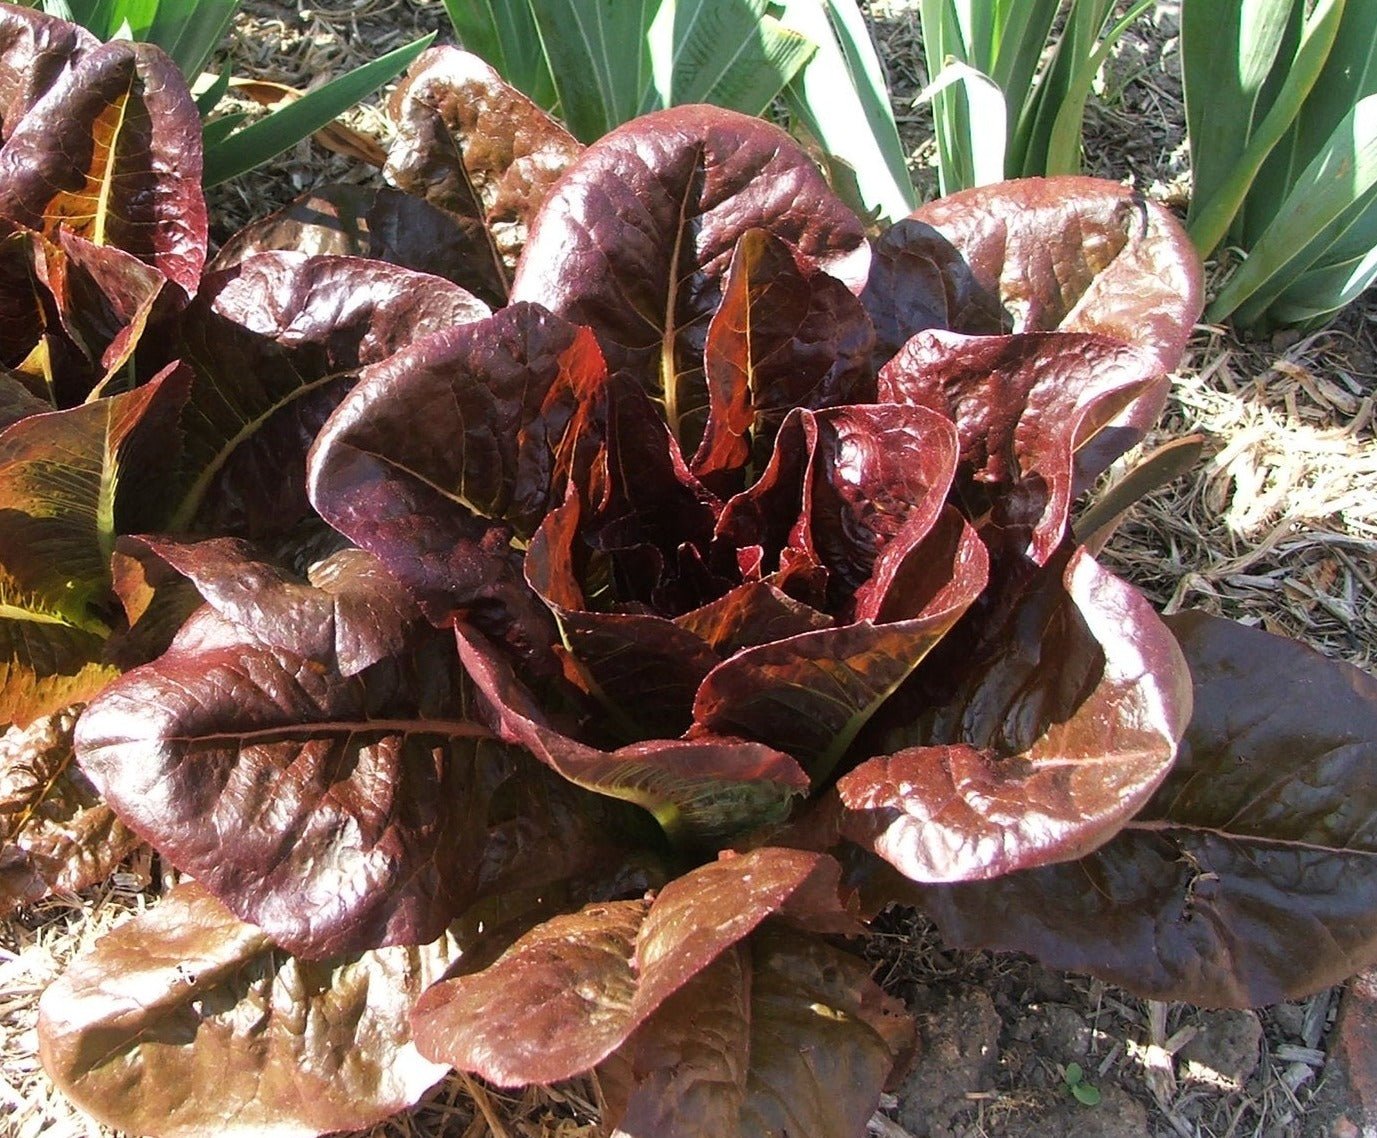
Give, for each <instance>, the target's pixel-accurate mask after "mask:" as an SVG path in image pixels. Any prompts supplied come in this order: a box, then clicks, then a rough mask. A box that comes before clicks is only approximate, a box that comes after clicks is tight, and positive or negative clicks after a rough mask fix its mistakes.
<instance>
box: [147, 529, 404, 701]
mask: <svg viewBox="0 0 1377 1138" xmlns="http://www.w3.org/2000/svg"><path fill="white" fill-rule="evenodd" d="M140 540H141V542H142V544H143V545H144V546H145V547H146V548H147V549H149V550H150V551H151V552H153V553H155V554H156V555H157V556H158V557H160V558H162V559H163V560H164V561H165V562H167V564H168V565H170V566H172V567H173V568H174V569H176V570H177V571H178V572H179V573H183V574H185V575H186V576H187V577H188V578H189V579H190V580H191V581H192V582H193V583H194V584H195V586H196V588H197V590H198V591H199V592H200V594H201V596H202V597H204V598H205V600H206V601H207V603H209V604H210V606H211V608H213V609H214V610H215V611H216V612H217V613H219V614H220V615H221V616H222V617H224V618H225V619H226V620H228V621H230V622H231V623H233V624H237V625H240V626H242V627H243V628H245V629H246V630H247V631H249V632H250V633H251V634H253V635H254V636H255V637H256V638H257V639H259V640H261V641H262V642H263V643H265V644H267V645H269V646H270V647H274V648H282V649H286V650H288V651H292V652H295V653H296V654H297V655H300V656H305V657H308V658H309V659H311V660H314V661H317V662H319V663H324V664H329V665H330V666H332V667H335V668H338V669H339V672H340V675H341V676H345V677H348V676H352V675H355V674H356V673H358V672H361V671H363V670H364V669H365V668H367V667H369V666H370V665H372V664H376V663H377V662H378V661H379V660H383V659H386V658H387V657H388V656H391V655H393V654H394V653H398V652H402V651H403V650H405V648H406V641H407V634H408V630H409V628H410V627H411V626H412V625H413V624H415V623H416V621H417V620H418V619H419V617H420V611H419V610H418V609H417V608H416V605H415V603H414V602H413V601H412V600H411V598H410V596H409V595H408V594H407V593H406V591H405V590H404V589H403V588H402V586H401V585H400V584H399V583H398V582H397V581H396V579H395V578H393V577H392V576H390V575H389V574H388V573H387V571H386V570H385V569H384V568H383V567H382V565H381V564H380V563H379V562H378V560H377V559H376V558H375V557H373V556H372V555H371V554H369V553H366V552H364V551H363V550H362V549H342V550H340V551H338V552H337V553H333V554H331V555H330V556H329V557H327V558H325V559H324V560H322V561H319V562H317V563H316V564H314V565H312V566H311V567H310V570H309V572H308V573H307V574H306V577H307V580H302V579H301V578H300V577H298V576H296V575H295V574H293V573H290V572H289V571H287V570H286V569H284V568H282V567H281V566H280V565H276V564H273V563H271V562H270V561H268V560H264V557H263V555H262V554H260V553H259V552H258V551H256V550H255V549H253V547H251V546H250V545H248V543H246V542H243V541H240V540H238V539H236V538H228V537H222V538H212V539H211V540H209V541H201V542H177V541H171V540H168V539H161V538H156V537H145V538H142V539H140Z"/></svg>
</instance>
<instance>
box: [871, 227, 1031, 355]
mask: <svg viewBox="0 0 1377 1138" xmlns="http://www.w3.org/2000/svg"><path fill="white" fill-rule="evenodd" d="M860 296H861V303H862V304H864V305H865V310H866V314H867V315H868V316H869V317H870V320H871V323H873V324H874V326H875V361H876V363H877V364H882V363H884V362H885V361H886V360H889V359H892V358H893V357H894V356H895V355H897V354H898V352H899V349H900V348H902V347H903V346H904V344H905V342H907V341H908V340H909V338H910V337H912V336H916V335H917V334H918V333H919V332H926V331H927V330H928V329H929V328H936V329H939V330H950V331H954V332H964V333H966V334H967V335H971V336H981V335H993V334H995V333H998V332H1003V331H1006V329H1005V328H1004V316H1003V313H1002V312H1001V310H1000V306H999V298H998V296H997V295H996V294H995V293H993V292H991V291H990V290H989V289H988V288H986V287H983V286H982V285H981V284H980V283H979V282H978V281H977V280H976V277H975V274H974V273H973V272H972V271H971V267H970V266H969V265H968V264H966V261H965V259H964V258H963V257H962V255H961V252H960V250H958V249H957V248H956V246H954V245H953V244H952V243H951V242H950V241H948V240H947V239H946V238H945V237H943V236H942V234H940V233H939V232H938V231H937V230H935V229H934V228H933V227H932V226H931V225H927V224H925V223H923V222H921V221H915V220H913V219H912V218H905V219H903V220H902V221H898V222H895V224H893V225H891V226H890V227H889V228H888V229H886V230H885V231H884V232H883V233H881V234H880V236H879V237H878V238H877V239H876V240H875V241H874V243H873V246H872V256H871V262H870V275H869V277H868V278H867V280H866V284H865V289H864V291H862V292H861V294H860Z"/></svg>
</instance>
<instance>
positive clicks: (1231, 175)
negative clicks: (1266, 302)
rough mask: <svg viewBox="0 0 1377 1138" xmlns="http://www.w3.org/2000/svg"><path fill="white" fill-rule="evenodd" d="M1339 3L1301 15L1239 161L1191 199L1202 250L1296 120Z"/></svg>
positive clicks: (1221, 233) (1327, 2) (1222, 229)
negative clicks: (1281, 71) (1289, 54)
mask: <svg viewBox="0 0 1377 1138" xmlns="http://www.w3.org/2000/svg"><path fill="white" fill-rule="evenodd" d="M1343 5H1344V0H1322V2H1321V3H1320V4H1319V5H1317V7H1316V8H1315V11H1314V12H1313V13H1312V14H1311V16H1310V18H1309V19H1308V20H1307V21H1306V24H1305V30H1304V33H1303V34H1302V36H1301V42H1300V46H1299V47H1298V48H1297V50H1296V55H1295V58H1294V59H1293V60H1291V62H1290V64H1289V66H1288V67H1287V68H1286V71H1285V76H1286V78H1285V80H1284V81H1283V83H1282V86H1281V89H1280V91H1279V92H1278V93H1277V96H1276V100H1275V101H1274V102H1273V103H1272V106H1271V108H1270V109H1269V110H1268V111H1267V114H1266V115H1265V117H1264V118H1263V119H1262V121H1261V122H1260V123H1258V125H1257V127H1256V128H1255V129H1254V131H1253V132H1252V136H1251V137H1250V138H1249V140H1248V145H1247V146H1246V147H1245V148H1244V151H1243V153H1242V154H1241V155H1240V156H1239V158H1238V161H1237V162H1236V163H1235V164H1234V165H1233V167H1232V168H1231V169H1230V170H1229V172H1228V174H1227V175H1226V176H1225V177H1224V178H1223V180H1222V182H1221V184H1220V186H1219V188H1218V190H1217V191H1216V192H1215V194H1214V195H1213V196H1212V197H1210V198H1209V199H1207V200H1204V201H1202V202H1200V204H1199V208H1198V209H1197V208H1195V205H1196V203H1194V202H1193V203H1192V214H1193V216H1192V218H1191V221H1190V227H1189V232H1190V236H1191V241H1192V242H1193V243H1194V244H1195V247H1196V249H1197V250H1199V251H1200V253H1201V255H1202V256H1203V255H1205V254H1208V253H1210V252H1211V251H1212V250H1213V249H1214V248H1215V247H1216V246H1217V245H1218V244H1219V243H1220V242H1221V241H1222V240H1223V239H1224V237H1225V235H1226V234H1227V233H1228V231H1229V225H1230V223H1231V222H1232V221H1233V219H1234V217H1235V216H1236V215H1237V213H1238V211H1239V209H1240V208H1241V207H1242V205H1243V201H1244V199H1245V197H1246V196H1247V194H1248V190H1249V188H1250V187H1251V186H1252V184H1253V179H1254V178H1255V177H1256V176H1257V173H1258V171H1259V170H1260V169H1261V168H1262V164H1263V162H1264V161H1265V160H1266V158H1267V156H1268V154H1270V153H1271V152H1272V148H1273V147H1275V146H1276V145H1277V143H1278V142H1280V141H1281V139H1282V137H1283V136H1284V135H1285V133H1286V130H1287V128H1288V127H1289V126H1290V125H1291V123H1292V122H1293V121H1294V120H1295V117H1296V114H1297V113H1298V112H1299V110H1300V107H1301V105H1302V103H1303V102H1304V101H1305V98H1306V96H1307V95H1308V94H1309V92H1310V89H1311V88H1312V87H1313V86H1314V84H1315V81H1316V79H1317V78H1318V77H1319V74H1320V70H1321V68H1322V67H1323V66H1324V61H1325V58H1326V57H1327V56H1328V55H1329V51H1330V48H1331V46H1332V45H1333V43H1334V37H1335V36H1336V35H1337V34H1338V30H1339V19H1340V17H1341V16H1342V15H1343ZM1350 200H1351V199H1350ZM1283 208H1284V207H1283ZM1231 311H1232V310H1231Z"/></svg>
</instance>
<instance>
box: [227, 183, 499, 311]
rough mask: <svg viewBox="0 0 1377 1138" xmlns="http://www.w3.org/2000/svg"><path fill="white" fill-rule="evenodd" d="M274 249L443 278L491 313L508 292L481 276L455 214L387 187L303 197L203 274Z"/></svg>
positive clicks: (238, 239) (340, 188)
mask: <svg viewBox="0 0 1377 1138" xmlns="http://www.w3.org/2000/svg"><path fill="white" fill-rule="evenodd" d="M274 250H288V251H293V252H297V253H307V254H310V255H311V256H330V257H368V258H370V259H372V260H375V261H386V262H387V263H388V264H389V265H397V266H399V267H401V268H403V269H412V270H414V271H415V272H418V273H429V274H430V275H431V276H436V277H444V278H445V279H446V280H448V281H452V282H453V283H454V284H457V285H458V286H459V287H460V288H463V289H467V290H468V291H469V292H471V293H473V294H474V296H477V297H479V298H480V299H482V300H483V301H484V302H485V303H487V304H490V305H492V306H493V307H495V308H500V307H501V306H502V305H503V304H505V303H506V291H505V290H502V291H498V290H497V289H495V288H494V287H493V285H492V282H491V281H490V280H489V279H488V277H489V276H490V274H487V275H485V274H484V273H483V272H482V271H481V270H482V258H481V257H479V256H477V255H476V254H475V251H474V249H473V247H472V235H471V234H467V233H465V231H464V230H463V229H462V228H461V227H460V224H459V222H458V220H457V219H456V218H455V217H454V216H453V215H452V214H449V213H446V212H445V211H444V210H442V209H437V208H436V207H435V206H433V205H430V204H429V203H428V202H426V201H423V200H422V199H421V198H418V197H413V196H412V195H411V194H405V193H402V191H401V190H394V189H391V188H390V187H387V186H355V185H351V184H348V183H340V184H338V185H329V186H320V187H319V188H317V189H314V190H308V191H307V192H306V193H304V194H302V195H301V197H299V198H297V199H296V201H294V202H292V204H291V205H288V206H284V207H283V208H282V209H279V210H278V211H277V212H275V213H270V214H268V216H267V217H264V218H261V219H260V220H258V221H254V222H250V223H249V224H248V225H247V226H245V227H244V228H243V229H241V230H240V231H239V232H238V233H236V234H235V235H234V236H233V237H231V238H230V239H229V240H228V241H226V242H225V244H224V245H222V246H221V247H220V251H219V252H218V253H217V254H216V255H215V256H214V258H212V260H211V262H210V264H209V265H208V266H207V271H208V272H220V271H223V270H224V269H231V268H233V267H234V266H235V265H238V264H241V263H242V262H244V261H246V260H247V259H248V258H249V257H252V256H253V255H254V254H255V253H269V252H273V251H274ZM482 252H483V253H484V254H486V253H487V250H486V249H484V250H482Z"/></svg>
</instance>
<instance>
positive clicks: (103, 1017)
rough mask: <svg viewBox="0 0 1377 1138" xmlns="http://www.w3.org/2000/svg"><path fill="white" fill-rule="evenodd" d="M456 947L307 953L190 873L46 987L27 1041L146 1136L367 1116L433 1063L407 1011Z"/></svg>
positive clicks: (84, 1101)
mask: <svg viewBox="0 0 1377 1138" xmlns="http://www.w3.org/2000/svg"><path fill="white" fill-rule="evenodd" d="M457 955H458V951H457V946H456V944H455V942H454V941H453V940H452V939H451V938H449V937H448V936H444V937H441V938H440V939H438V940H436V941H434V942H433V943H431V944H427V945H424V946H422V947H397V948H384V949H379V950H376V951H372V952H364V953H356V954H352V955H348V956H340V957H335V958H333V959H331V960H328V961H322V962H319V963H309V962H307V961H303V960H300V959H297V958H296V957H293V956H288V955H287V954H286V953H284V952H282V951H281V950H280V949H277V948H275V947H274V946H273V944H272V942H271V941H270V940H269V939H268V937H267V935H266V934H264V933H263V932H262V931H261V930H260V929H257V928H255V927H254V926H252V925H247V924H244V923H243V922H241V921H239V920H238V919H237V918H235V917H234V916H233V914H231V913H230V912H229V911H228V910H227V909H225V907H224V906H223V905H221V904H220V902H218V901H217V900H215V898H214V897H212V896H211V895H210V894H209V893H207V892H206V891H205V890H204V889H202V888H201V887H200V886H199V885H196V884H194V883H187V884H184V885H181V886H178V887H177V888H176V889H175V890H174V891H173V892H172V893H171V894H169V895H168V896H167V897H166V898H165V899H164V900H163V901H162V902H161V903H160V904H159V905H158V906H157V907H156V908H155V909H153V910H151V911H150V912H146V913H143V914H141V915H140V916H138V917H136V918H135V919H134V920H132V921H130V922H128V923H126V924H124V925H121V926H120V927H119V928H117V929H115V930H114V931H113V932H111V933H109V934H107V935H106V936H105V937H103V938H102V939H101V940H100V941H98V942H97V943H96V945H95V947H94V948H92V949H90V950H88V951H87V952H86V953H85V954H84V955H83V956H81V957H78V959H77V961H76V962H75V963H74V964H73V965H72V966H71V967H70V968H69V969H68V971H67V972H66V973H65V974H64V975H63V976H62V978H61V979H59V980H58V981H57V982H56V983H55V984H54V985H53V986H52V987H50V988H49V989H48V991H47V992H46V993H44V996H43V999H42V1001H41V1003H40V1005H39V1028H38V1030H39V1044H40V1054H41V1055H42V1058H43V1065H44V1067H45V1068H46V1069H47V1071H48V1074H49V1075H50V1076H51V1077H52V1079H53V1080H54V1081H55V1082H56V1083H57V1084H58V1086H60V1087H61V1088H62V1089H63V1091H64V1092H65V1093H66V1094H67V1095H69V1096H70V1097H71V1098H72V1099H73V1100H75V1101H76V1102H77V1103H78V1104H80V1105H81V1107H82V1108H83V1109H85V1110H87V1111H89V1112H90V1113H91V1114H93V1115H95V1116H96V1117H97V1118H99V1119H100V1120H101V1121H102V1122H104V1123H106V1124H107V1125H110V1126H115V1127H119V1128H120V1129H121V1130H128V1131H131V1132H133V1133H137V1134H146V1135H151V1136H154V1138H199V1136H200V1135H204V1134H209V1133H214V1134H225V1135H241V1136H244V1138H248V1136H249V1135H262V1134H265V1133H271V1134H275V1135H283V1136H287V1135H291V1136H302V1138H312V1136H314V1135H317V1134H324V1133H328V1132H330V1131H335V1130H352V1129H356V1128H359V1127H365V1126H370V1125H372V1124H373V1123H375V1122H379V1121H381V1120H382V1119H384V1118H386V1117H387V1116H388V1115H390V1114H393V1113H395V1112H396V1111H398V1110H403V1109H405V1108H407V1107H409V1106H411V1105H413V1104H414V1103H415V1102H416V1101H417V1100H419V1099H420V1098H421V1096H422V1095H424V1094H425V1092H426V1091H427V1090H429V1089H430V1087H431V1086H432V1085H433V1084H435V1083H436V1082H438V1081H439V1079H440V1078H441V1076H442V1075H443V1074H444V1067H443V1066H441V1065H439V1064H436V1063H431V1062H429V1061H427V1060H426V1059H424V1058H422V1057H421V1055H420V1054H419V1053H418V1052H417V1050H416V1047H415V1044H414V1043H413V1042H412V1039H411V1027H410V1023H409V1021H408V1019H407V1013H408V1011H409V1010H410V1006H411V1002H412V1000H414V999H415V998H416V996H417V995H419V994H420V992H422V991H424V990H425V988H426V987H427V986H428V985H429V984H431V983H432V982H433V981H434V980H436V979H437V978H438V977H439V976H440V975H441V974H442V973H443V972H444V970H445V968H446V967H447V966H448V965H449V963H450V962H451V961H452V960H453V959H454V958H455V957H456V956H457Z"/></svg>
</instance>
